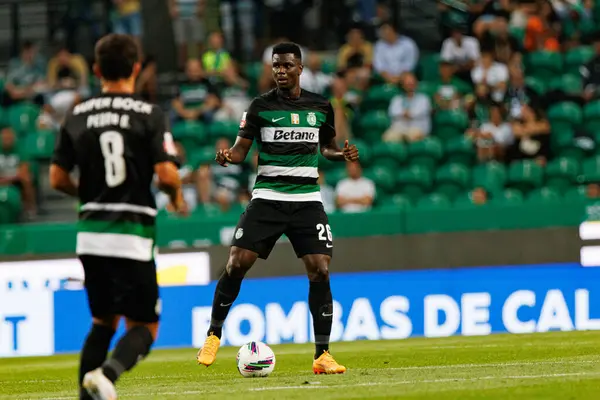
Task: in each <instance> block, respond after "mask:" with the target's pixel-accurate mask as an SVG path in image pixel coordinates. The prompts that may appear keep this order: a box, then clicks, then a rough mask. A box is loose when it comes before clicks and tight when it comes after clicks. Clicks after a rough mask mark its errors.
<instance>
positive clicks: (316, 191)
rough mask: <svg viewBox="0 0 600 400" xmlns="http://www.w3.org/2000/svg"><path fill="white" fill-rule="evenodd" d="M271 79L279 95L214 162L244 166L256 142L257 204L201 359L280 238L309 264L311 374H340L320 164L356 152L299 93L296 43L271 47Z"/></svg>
mask: <svg viewBox="0 0 600 400" xmlns="http://www.w3.org/2000/svg"><path fill="white" fill-rule="evenodd" d="M272 67H273V79H274V80H275V82H276V84H277V89H273V90H272V91H270V92H268V93H265V94H263V95H262V96H259V97H257V98H255V99H254V100H253V101H252V104H251V105H250V107H249V108H248V111H247V112H246V113H244V115H243V116H242V121H241V123H240V131H239V133H238V138H237V140H236V142H235V144H234V146H233V147H232V148H231V149H228V150H221V151H219V152H218V153H217V156H216V161H217V162H218V163H219V164H221V165H223V166H226V164H227V163H232V164H240V163H242V162H243V161H244V159H245V158H246V156H247V155H248V151H249V150H250V147H251V146H252V142H253V141H254V140H256V142H257V147H258V152H259V156H258V174H257V178H256V184H255V185H254V189H253V192H252V201H251V202H250V204H249V205H248V207H247V208H246V211H245V212H244V213H243V214H242V216H241V218H240V221H239V223H238V226H237V228H236V230H235V234H234V238H233V243H232V247H231V251H230V253H229V260H228V262H227V267H226V270H225V272H224V273H223V275H222V276H221V279H220V280H219V283H218V284H217V288H216V290H215V296H214V299H213V306H212V315H211V322H210V327H209V329H208V335H207V338H206V341H205V342H204V346H203V347H202V349H200V351H199V352H198V356H197V361H198V363H199V364H203V365H206V366H209V365H211V364H212V363H214V361H215V359H216V355H217V350H218V349H219V345H220V339H221V334H222V327H223V323H224V321H225V318H226V317H227V314H228V313H229V310H230V309H231V306H232V304H233V302H234V301H235V299H236V298H237V296H238V294H239V292H240V287H241V284H242V279H243V278H244V276H245V274H246V272H247V271H248V270H249V269H250V268H251V267H252V265H253V264H254V262H255V261H256V260H257V258H259V257H260V258H263V259H266V258H267V257H268V256H269V254H270V252H271V250H272V249H273V246H275V243H276V242H277V240H278V239H279V238H280V237H281V235H283V234H285V235H286V236H287V237H288V238H289V239H290V242H291V243H292V246H293V247H294V251H295V253H296V256H297V257H298V258H301V259H302V261H303V262H304V266H305V268H306V272H307V274H308V278H309V281H310V285H309V294H308V304H309V308H310V312H311V314H312V316H313V329H314V334H315V356H314V360H313V364H312V367H313V372H314V373H316V374H341V373H344V372H346V367H344V366H343V365H340V364H338V363H337V362H336V361H335V360H334V358H333V357H332V356H331V354H329V336H330V333H331V326H332V321H333V300H332V294H331V288H330V285H329V263H330V261H331V256H332V252H333V238H332V234H331V229H330V226H329V222H328V218H327V214H325V210H324V209H323V204H322V200H321V192H320V187H319V184H318V183H317V179H318V177H319V171H318V161H319V150H320V152H321V154H322V155H323V156H324V157H326V158H327V159H329V160H331V161H351V162H354V161H357V160H358V149H357V148H356V146H354V145H353V146H350V145H348V141H346V144H345V146H344V148H343V149H340V148H339V147H338V145H337V143H336V141H335V127H334V115H333V109H332V106H331V104H330V103H329V101H328V100H327V99H326V98H324V97H323V96H320V95H318V94H315V93H311V92H309V91H306V90H303V89H301V88H300V74H301V73H302V68H303V65H302V56H301V52H300V48H299V47H298V45H296V44H294V43H280V44H278V45H276V46H275V47H274V48H273V55H272Z"/></svg>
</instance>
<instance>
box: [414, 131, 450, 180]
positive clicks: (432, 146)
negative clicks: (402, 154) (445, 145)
mask: <svg viewBox="0 0 600 400" xmlns="http://www.w3.org/2000/svg"><path fill="white" fill-rule="evenodd" d="M442 156H443V149H442V143H441V142H440V140H439V139H438V138H436V137H426V138H424V139H423V140H419V141H417V142H413V143H410V144H409V145H408V162H409V163H410V164H411V165H421V166H424V167H425V168H427V169H429V171H430V172H433V170H434V169H435V166H436V165H437V163H438V162H439V161H440V160H441V159H442Z"/></svg>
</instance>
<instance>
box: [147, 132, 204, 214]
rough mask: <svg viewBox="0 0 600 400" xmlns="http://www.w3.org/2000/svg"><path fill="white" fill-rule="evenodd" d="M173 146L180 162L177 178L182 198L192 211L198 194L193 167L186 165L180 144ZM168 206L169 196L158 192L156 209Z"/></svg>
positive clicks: (183, 150) (186, 161)
mask: <svg viewBox="0 0 600 400" xmlns="http://www.w3.org/2000/svg"><path fill="white" fill-rule="evenodd" d="M175 146H176V147H177V154H178V158H179V161H180V162H181V167H180V168H179V177H180V179H181V184H182V191H183V198H184V199H185V202H186V203H187V206H188V209H189V210H190V211H193V210H194V209H195V208H196V206H197V204H198V192H197V191H196V179H195V178H196V176H195V171H194V167H193V166H191V165H189V164H188V160H187V157H186V153H185V149H184V148H183V146H182V145H181V143H176V144H175ZM168 206H169V196H168V195H167V194H166V193H164V192H161V191H159V192H158V193H157V194H156V208H157V209H159V210H162V209H165V208H167V209H168ZM169 211H170V210H169Z"/></svg>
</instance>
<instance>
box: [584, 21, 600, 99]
mask: <svg viewBox="0 0 600 400" xmlns="http://www.w3.org/2000/svg"><path fill="white" fill-rule="evenodd" d="M593 43H594V51H595V52H596V55H595V56H594V58H592V59H591V60H590V61H588V63H587V64H585V65H582V66H581V67H580V68H579V71H580V73H581V76H582V78H583V98H584V99H585V100H586V101H590V100H592V99H594V98H596V97H597V96H598V89H599V88H600V31H598V32H597V33H596V34H595V35H594V37H593Z"/></svg>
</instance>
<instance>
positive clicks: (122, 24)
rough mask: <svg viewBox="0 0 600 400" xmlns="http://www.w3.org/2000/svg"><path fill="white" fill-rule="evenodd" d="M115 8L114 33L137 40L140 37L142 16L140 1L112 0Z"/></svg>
mask: <svg viewBox="0 0 600 400" xmlns="http://www.w3.org/2000/svg"><path fill="white" fill-rule="evenodd" d="M113 3H114V4H115V6H116V10H115V14H114V19H113V29H114V33H120V34H124V35H131V36H134V37H136V38H137V39H138V40H139V39H140V37H141V36H142V14H141V13H140V9H141V4H140V0H113Z"/></svg>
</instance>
